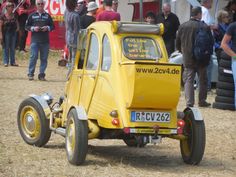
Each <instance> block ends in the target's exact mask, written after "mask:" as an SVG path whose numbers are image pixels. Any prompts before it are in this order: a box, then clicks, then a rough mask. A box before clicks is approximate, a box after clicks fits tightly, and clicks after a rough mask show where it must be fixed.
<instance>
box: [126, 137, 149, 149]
mask: <svg viewBox="0 0 236 177" xmlns="http://www.w3.org/2000/svg"><path fill="white" fill-rule="evenodd" d="M123 141H124V142H125V144H126V145H127V146H129V147H144V146H146V144H147V143H148V137H147V136H141V135H140V136H138V135H129V136H126V137H125V138H123Z"/></svg>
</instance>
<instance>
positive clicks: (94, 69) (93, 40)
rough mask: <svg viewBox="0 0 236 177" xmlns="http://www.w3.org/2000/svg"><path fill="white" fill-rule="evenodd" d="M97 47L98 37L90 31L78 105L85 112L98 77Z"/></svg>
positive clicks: (98, 52) (98, 48)
mask: <svg viewBox="0 0 236 177" xmlns="http://www.w3.org/2000/svg"><path fill="white" fill-rule="evenodd" d="M99 46H100V45H99V40H98V35H97V34H96V33H95V32H94V31H91V33H90V34H89V46H88V50H87V53H86V62H85V66H84V73H83V82H82V86H81V93H80V105H81V106H83V107H84V108H85V110H86V112H88V109H89V105H90V103H91V100H92V97H93V93H94V89H95V86H96V82H97V77H98V67H99V58H100V47H99Z"/></svg>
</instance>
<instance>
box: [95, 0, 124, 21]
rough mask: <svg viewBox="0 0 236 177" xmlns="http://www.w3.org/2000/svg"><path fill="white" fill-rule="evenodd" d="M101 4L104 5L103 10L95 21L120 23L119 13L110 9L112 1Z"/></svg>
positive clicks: (108, 0) (107, 0) (106, 0)
mask: <svg viewBox="0 0 236 177" xmlns="http://www.w3.org/2000/svg"><path fill="white" fill-rule="evenodd" d="M103 3H105V10H104V11H102V12H100V13H99V14H98V15H97V17H96V21H112V20H116V21H120V13H118V12H114V10H113V9H112V0H104V2H103Z"/></svg>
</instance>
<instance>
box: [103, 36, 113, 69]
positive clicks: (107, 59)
mask: <svg viewBox="0 0 236 177" xmlns="http://www.w3.org/2000/svg"><path fill="white" fill-rule="evenodd" d="M102 46H103V47H102V71H109V69H110V67H111V46H110V41H109V39H108V37H107V35H105V36H104V37H103V41H102Z"/></svg>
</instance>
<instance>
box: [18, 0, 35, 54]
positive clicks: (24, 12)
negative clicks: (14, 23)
mask: <svg viewBox="0 0 236 177" xmlns="http://www.w3.org/2000/svg"><path fill="white" fill-rule="evenodd" d="M34 11H35V9H32V8H31V5H30V4H29V2H27V1H26V2H24V3H23V4H22V5H21V6H20V7H19V8H18V10H17V12H18V21H19V26H20V29H19V38H18V39H19V51H20V52H26V50H25V44H26V39H27V36H28V31H27V30H25V23H26V20H27V19H28V15H29V14H31V13H32V12H34Z"/></svg>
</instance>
